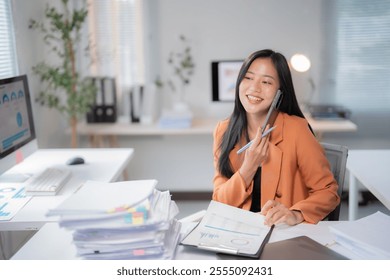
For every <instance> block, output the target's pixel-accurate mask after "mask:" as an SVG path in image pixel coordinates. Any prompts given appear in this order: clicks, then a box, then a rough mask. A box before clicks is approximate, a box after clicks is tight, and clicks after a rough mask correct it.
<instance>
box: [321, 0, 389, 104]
mask: <svg viewBox="0 0 390 280" xmlns="http://www.w3.org/2000/svg"><path fill="white" fill-rule="evenodd" d="M325 2H326V4H325V5H329V6H330V9H329V10H328V11H329V14H328V15H327V16H328V18H327V19H326V20H328V22H330V21H332V19H333V20H334V26H333V27H331V28H329V30H328V32H330V33H329V34H331V35H330V37H329V38H331V41H330V43H328V44H327V47H328V48H330V49H329V50H327V51H328V54H329V56H330V57H331V58H332V59H333V60H334V61H333V63H332V64H333V66H334V68H333V67H329V68H328V69H327V71H328V72H329V73H330V74H326V75H331V76H332V77H331V80H332V81H333V82H334V89H335V95H334V99H335V101H336V103H337V104H340V105H345V106H347V107H348V108H350V109H352V110H354V111H388V109H389V108H390V79H389V77H390V48H389V46H390V1H388V0H371V1H365V0H344V1H329V2H328V1H325ZM329 6H328V8H329ZM329 20H330V21H329ZM329 34H328V35H329ZM332 34H333V35H332ZM332 36H333V38H332ZM333 40H334V41H333ZM332 41H333V42H332Z"/></svg>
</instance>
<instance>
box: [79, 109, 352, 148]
mask: <svg viewBox="0 0 390 280" xmlns="http://www.w3.org/2000/svg"><path fill="white" fill-rule="evenodd" d="M306 119H307V121H308V122H309V123H310V125H311V127H312V128H313V130H314V131H315V133H316V135H317V136H318V138H321V137H322V135H323V134H324V133H327V132H352V131H356V130H357V126H356V124H354V123H353V122H351V121H350V120H316V119H313V118H311V117H310V116H306ZM218 121H219V120H218V119H194V120H193V123H192V126H191V127H189V128H161V127H159V126H158V124H155V123H154V124H150V125H145V124H139V123H129V122H116V123H79V124H78V125H77V131H78V133H79V134H80V135H86V136H88V137H89V141H90V144H91V146H92V147H101V146H103V141H104V138H107V139H108V141H109V145H110V146H111V147H117V146H118V144H117V136H163V135H177V136H184V135H212V133H213V131H214V129H215V127H216V125H217V123H218Z"/></svg>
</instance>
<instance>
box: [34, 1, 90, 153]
mask: <svg viewBox="0 0 390 280" xmlns="http://www.w3.org/2000/svg"><path fill="white" fill-rule="evenodd" d="M61 3H62V11H59V10H57V9H56V8H54V7H51V6H49V5H47V6H46V9H45V17H44V19H43V20H42V21H36V20H33V19H32V20H30V23H29V28H31V29H34V30H38V31H40V32H41V34H42V37H43V41H44V43H45V44H46V45H47V46H48V47H49V49H50V51H51V52H52V53H53V54H54V55H55V56H56V58H58V59H53V58H54V57H53V58H52V57H51V58H52V59H51V61H53V62H57V64H55V65H54V64H49V62H40V63H39V64H37V65H36V66H34V67H33V68H32V70H33V72H34V73H35V74H37V75H38V76H39V77H40V79H41V82H42V86H43V89H42V90H41V91H40V93H39V95H38V97H37V98H36V101H37V102H39V103H40V104H41V105H43V106H47V107H49V108H55V109H57V110H59V111H60V112H61V113H63V114H65V115H66V116H67V118H68V119H69V121H70V125H71V130H72V139H71V146H72V147H77V121H78V118H80V117H81V116H83V115H84V116H85V113H86V112H88V111H89V110H90V107H91V105H92V103H93V101H94V98H95V95H96V91H97V89H96V87H95V86H94V84H93V83H92V82H91V80H90V79H88V78H82V77H81V76H80V73H79V72H78V70H77V64H76V62H77V61H76V53H77V50H78V48H79V47H80V39H81V29H82V27H83V24H84V23H85V21H86V19H87V15H88V10H87V9H86V8H81V9H79V10H77V9H71V8H70V5H69V0H61Z"/></svg>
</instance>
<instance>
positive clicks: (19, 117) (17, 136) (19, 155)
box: [0, 75, 38, 176]
mask: <svg viewBox="0 0 390 280" xmlns="http://www.w3.org/2000/svg"><path fill="white" fill-rule="evenodd" d="M37 149H38V145H37V140H36V136H35V129H34V121H33V115H32V108H31V96H30V91H29V87H28V81H27V76H26V75H22V76H17V77H12V78H6V79H0V176H1V175H2V174H3V173H4V172H6V171H7V170H8V169H10V168H11V167H13V166H15V165H16V164H18V163H20V162H21V161H23V159H24V158H26V157H27V156H29V155H30V154H32V153H33V152H35V151H36V150H37Z"/></svg>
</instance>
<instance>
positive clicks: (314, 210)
mask: <svg viewBox="0 0 390 280" xmlns="http://www.w3.org/2000/svg"><path fill="white" fill-rule="evenodd" d="M296 135H298V138H297V142H296V151H297V160H298V168H299V172H300V173H301V176H302V179H303V181H304V182H305V185H306V187H307V188H308V194H309V195H308V197H307V198H306V199H304V200H301V201H299V202H297V203H296V204H294V205H293V206H292V207H291V208H290V209H293V210H299V211H301V213H302V215H303V217H304V219H305V220H306V221H307V222H309V223H317V222H319V221H321V220H322V219H323V218H325V217H326V216H327V215H328V214H329V213H330V212H331V211H332V210H333V209H334V208H336V206H337V205H338V204H339V203H340V197H339V196H338V194H337V189H338V185H337V182H336V180H335V178H334V176H333V173H332V172H331V169H330V164H329V162H328V160H327V158H326V156H325V152H324V149H323V148H322V146H321V144H320V143H319V142H318V140H317V139H316V138H315V137H314V136H313V134H312V133H311V131H310V130H309V129H308V128H307V125H303V126H302V125H301V126H298V127H297V131H296Z"/></svg>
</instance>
